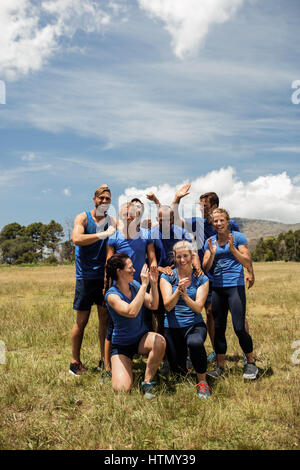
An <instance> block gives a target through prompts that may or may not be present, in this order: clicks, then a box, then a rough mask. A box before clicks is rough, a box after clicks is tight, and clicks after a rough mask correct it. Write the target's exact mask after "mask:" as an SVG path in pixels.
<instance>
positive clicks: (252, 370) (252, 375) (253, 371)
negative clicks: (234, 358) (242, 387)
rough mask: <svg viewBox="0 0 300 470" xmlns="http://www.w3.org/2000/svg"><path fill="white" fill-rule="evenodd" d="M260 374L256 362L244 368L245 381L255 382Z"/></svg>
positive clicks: (248, 363)
mask: <svg viewBox="0 0 300 470" xmlns="http://www.w3.org/2000/svg"><path fill="white" fill-rule="evenodd" d="M257 374H258V368H257V366H256V364H255V362H247V364H245V366H244V373H243V377H244V379H249V380H255V379H256V376H257Z"/></svg>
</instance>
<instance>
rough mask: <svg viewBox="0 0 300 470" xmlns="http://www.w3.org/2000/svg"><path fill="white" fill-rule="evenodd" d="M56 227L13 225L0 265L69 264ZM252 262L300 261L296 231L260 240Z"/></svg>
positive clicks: (0, 238) (0, 242) (0, 247)
mask: <svg viewBox="0 0 300 470" xmlns="http://www.w3.org/2000/svg"><path fill="white" fill-rule="evenodd" d="M63 238H64V230H63V227H62V225H61V224H60V223H58V222H56V221H55V220H51V222H49V224H43V223H42V222H34V223H32V224H29V225H27V226H23V225H20V224H18V223H17V222H13V223H11V224H8V225H5V227H3V229H2V230H1V232H0V262H1V263H5V264H23V263H37V262H45V263H57V262H59V261H62V262H69V263H72V262H73V261H74V258H75V252H74V244H73V242H72V239H71V230H70V227H69V228H68V239H67V240H66V241H64V242H63V241H62V240H63ZM251 255H252V259H253V261H280V260H281V261H300V230H296V231H294V232H293V231H291V230H289V231H288V232H286V233H280V234H279V235H278V236H277V237H272V236H270V237H266V238H260V239H259V241H258V243H257V245H256V247H255V249H254V250H253V251H252V252H251Z"/></svg>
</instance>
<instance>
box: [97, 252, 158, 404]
mask: <svg viewBox="0 0 300 470" xmlns="http://www.w3.org/2000/svg"><path fill="white" fill-rule="evenodd" d="M106 269H107V276H108V277H109V278H111V280H112V281H115V282H114V284H113V285H112V287H111V288H110V289H109V290H108V291H107V293H106V295H105V300H106V304H107V308H108V311H109V314H110V315H111V318H112V320H113V324H114V329H113V333H112V340H111V341H112V344H111V367H112V386H113V389H114V390H115V391H122V390H123V391H126V392H129V391H130V390H131V387H132V384H133V374H132V358H133V356H134V355H135V354H142V355H148V360H147V364H146V371H145V378H144V382H142V389H143V392H144V394H145V396H146V398H154V397H155V395H154V394H153V386H154V385H155V382H153V378H154V376H155V374H156V371H157V369H158V367H159V365H160V363H161V361H162V359H163V357H164V354H165V349H166V343H165V339H164V338H163V337H162V336H161V335H159V334H157V333H154V332H149V331H148V328H147V326H146V325H145V323H144V315H143V310H144V306H145V307H146V308H148V309H150V310H156V309H157V308H158V287H157V282H158V272H157V268H156V267H153V268H151V271H150V272H149V269H148V267H147V265H144V266H143V269H142V271H141V284H140V283H139V282H137V281H134V279H133V274H134V272H135V270H134V268H133V264H132V261H131V259H130V258H129V256H128V255H126V254H125V253H119V254H116V255H113V256H112V257H111V258H110V259H109V260H108V262H107V266H106ZM149 282H150V286H151V289H150V292H149V293H147V292H146V290H147V287H148V284H149Z"/></svg>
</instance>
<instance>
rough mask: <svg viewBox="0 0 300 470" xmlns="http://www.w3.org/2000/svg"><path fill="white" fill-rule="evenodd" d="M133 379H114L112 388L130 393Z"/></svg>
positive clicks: (115, 390)
mask: <svg viewBox="0 0 300 470" xmlns="http://www.w3.org/2000/svg"><path fill="white" fill-rule="evenodd" d="M132 384H133V383H132V381H118V380H115V381H114V380H112V388H113V391H114V392H117V393H118V392H124V393H129V392H130V391H131V388H132Z"/></svg>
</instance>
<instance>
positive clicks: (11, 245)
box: [1, 237, 34, 264]
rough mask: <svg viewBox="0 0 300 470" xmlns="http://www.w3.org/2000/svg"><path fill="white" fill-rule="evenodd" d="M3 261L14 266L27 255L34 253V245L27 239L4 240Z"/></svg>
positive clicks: (2, 245) (2, 246) (2, 248)
mask: <svg viewBox="0 0 300 470" xmlns="http://www.w3.org/2000/svg"><path fill="white" fill-rule="evenodd" d="M1 252H2V261H3V262H4V263H8V264H13V263H15V262H16V261H17V260H18V258H20V257H22V256H23V255H25V253H29V252H31V253H34V243H33V242H32V240H29V239H28V238H26V237H19V238H15V239H8V240H4V241H3V242H2V243H1Z"/></svg>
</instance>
